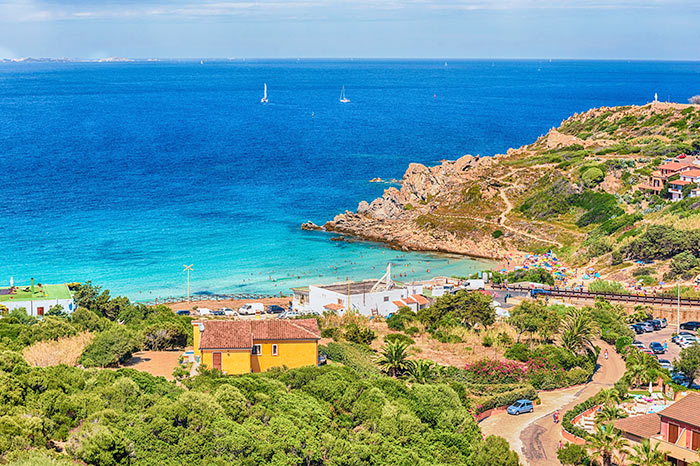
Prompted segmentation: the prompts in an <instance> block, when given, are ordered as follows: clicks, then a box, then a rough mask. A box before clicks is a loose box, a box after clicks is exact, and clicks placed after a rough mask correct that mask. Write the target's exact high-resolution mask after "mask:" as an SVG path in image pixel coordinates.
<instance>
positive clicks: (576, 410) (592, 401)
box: [561, 394, 597, 439]
mask: <svg viewBox="0 0 700 466" xmlns="http://www.w3.org/2000/svg"><path fill="white" fill-rule="evenodd" d="M596 397H597V394H596V395H594V396H592V397H590V398H588V399H587V400H585V401H584V402H582V403H579V404H577V405H576V406H574V407H573V408H571V409H570V410H569V411H567V412H566V413H564V416H563V417H562V421H561V426H562V428H563V429H564V430H566V431H567V432H568V433H570V434H573V435H575V436H577V437H580V438H584V439H585V438H586V437H587V436H588V432H586V431H585V430H584V429H582V428H581V427H578V426H575V425H574V424H573V423H572V421H573V419H574V418H575V417H576V416H578V415H579V414H581V413H582V412H584V411H586V410H587V409H590V408H592V407H594V406H595V405H596V404H597V402H596Z"/></svg>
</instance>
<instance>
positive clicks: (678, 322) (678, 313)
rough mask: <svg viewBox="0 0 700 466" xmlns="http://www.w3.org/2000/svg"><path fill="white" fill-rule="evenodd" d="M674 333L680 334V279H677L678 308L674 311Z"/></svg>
mask: <svg viewBox="0 0 700 466" xmlns="http://www.w3.org/2000/svg"><path fill="white" fill-rule="evenodd" d="M676 333H681V279H680V278H679V279H678V308H677V309H676Z"/></svg>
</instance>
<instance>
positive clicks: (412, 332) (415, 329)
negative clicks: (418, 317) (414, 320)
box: [405, 326, 420, 335]
mask: <svg viewBox="0 0 700 466" xmlns="http://www.w3.org/2000/svg"><path fill="white" fill-rule="evenodd" d="M405 332H406V333H407V334H408V335H416V334H418V333H420V329H419V328H418V327H415V326H413V327H408V328H407V329H406V330H405Z"/></svg>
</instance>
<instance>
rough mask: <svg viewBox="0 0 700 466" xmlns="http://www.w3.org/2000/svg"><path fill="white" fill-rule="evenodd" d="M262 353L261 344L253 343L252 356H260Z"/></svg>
mask: <svg viewBox="0 0 700 466" xmlns="http://www.w3.org/2000/svg"><path fill="white" fill-rule="evenodd" d="M261 354H262V345H253V356H260V355H261Z"/></svg>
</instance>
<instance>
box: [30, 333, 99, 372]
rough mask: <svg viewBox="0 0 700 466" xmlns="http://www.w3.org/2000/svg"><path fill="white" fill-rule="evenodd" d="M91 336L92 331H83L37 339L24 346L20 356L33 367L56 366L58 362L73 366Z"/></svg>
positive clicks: (90, 339)
mask: <svg viewBox="0 0 700 466" xmlns="http://www.w3.org/2000/svg"><path fill="white" fill-rule="evenodd" d="M93 337H94V335H93V334H92V333H90V332H83V333H79V334H78V335H75V336H72V337H65V338H59V339H58V340H49V341H38V342H36V343H34V344H33V345H31V346H28V347H26V348H25V349H24V351H22V356H24V359H25V360H26V361H27V362H28V363H29V364H31V365H32V366H35V367H47V366H56V365H58V364H67V365H69V366H75V365H77V364H78V359H80V355H81V354H83V350H84V349H85V347H86V346H87V345H88V344H89V343H90V342H91V341H92V339H93Z"/></svg>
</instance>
